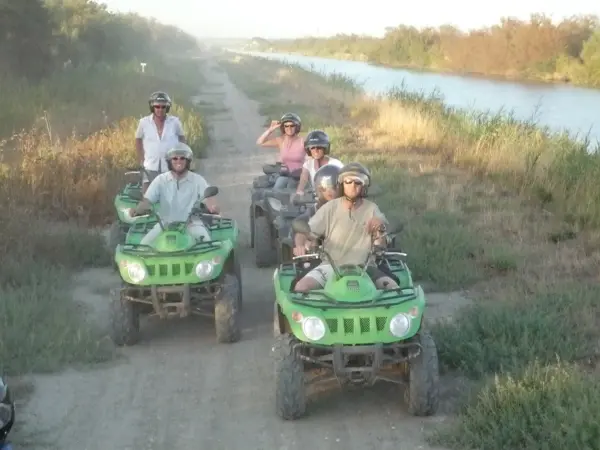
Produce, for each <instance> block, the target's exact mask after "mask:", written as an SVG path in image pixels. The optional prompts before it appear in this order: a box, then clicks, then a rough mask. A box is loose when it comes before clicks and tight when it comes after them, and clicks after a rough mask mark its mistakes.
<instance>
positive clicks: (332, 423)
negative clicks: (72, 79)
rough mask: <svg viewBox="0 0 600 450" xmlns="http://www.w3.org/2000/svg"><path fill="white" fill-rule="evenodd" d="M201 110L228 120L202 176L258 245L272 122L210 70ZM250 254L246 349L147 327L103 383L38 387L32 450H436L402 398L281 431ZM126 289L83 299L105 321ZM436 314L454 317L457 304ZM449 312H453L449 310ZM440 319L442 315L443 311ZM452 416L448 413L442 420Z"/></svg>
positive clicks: (263, 286)
mask: <svg viewBox="0 0 600 450" xmlns="http://www.w3.org/2000/svg"><path fill="white" fill-rule="evenodd" d="M206 75H207V77H208V78H209V83H207V86H206V87H205V89H206V92H204V93H202V94H201V96H200V99H201V100H202V101H203V102H204V103H211V104H213V105H214V106H215V110H217V109H219V110H220V112H218V113H216V114H215V115H212V116H211V117H210V118H209V119H210V121H211V125H212V126H213V133H214V137H215V138H216V139H215V142H214V146H213V148H212V149H211V154H210V157H209V158H208V160H206V161H205V162H204V163H203V166H204V167H203V168H202V171H203V173H204V174H206V177H207V179H208V180H209V182H211V183H213V184H215V185H217V186H219V188H220V190H221V193H220V194H219V197H218V198H219V200H220V203H221V205H222V207H223V210H224V211H223V212H224V214H225V215H228V216H232V217H233V218H235V219H236V220H237V221H238V223H239V224H240V227H241V229H242V230H243V232H244V237H243V239H244V242H246V241H247V236H248V224H249V223H248V222H249V221H248V217H247V211H248V199H249V194H248V187H249V184H250V183H251V180H252V178H253V177H254V176H255V175H256V174H257V173H258V172H259V170H260V167H261V165H262V164H263V163H264V162H266V161H269V160H272V159H273V154H272V153H271V152H265V151H261V150H258V149H256V148H255V146H254V145H253V142H254V140H255V139H256V136H257V134H258V133H259V132H260V130H261V129H262V125H263V123H264V118H262V117H260V116H259V115H258V113H257V106H256V104H255V103H254V102H251V101H250V100H248V99H247V98H246V97H245V96H243V95H242V94H241V93H240V92H239V91H238V90H237V89H236V88H235V87H234V86H233V85H232V84H231V83H230V81H229V80H228V78H227V77H226V75H225V74H224V72H222V71H218V70H216V68H215V67H208V68H207V70H206ZM252 256H253V255H252V253H251V251H250V249H248V248H247V245H245V244H244V249H243V255H242V267H243V280H244V282H243V287H244V293H245V303H246V307H245V308H244V312H243V314H242V316H243V319H242V322H243V336H242V340H241V341H240V342H239V343H236V344H233V345H218V344H216V343H215V339H214V332H213V325H212V323H211V322H210V321H208V320H203V319H191V320H185V321H179V320H174V321H168V322H159V321H152V323H147V322H143V323H142V333H143V336H142V342H141V343H140V344H138V345H136V346H134V347H131V348H126V349H124V350H123V354H124V358H123V359H120V360H119V361H116V362H115V363H113V364H111V365H110V366H108V367H103V368H99V369H96V370H93V371H75V370H69V371H66V372H64V373H62V374H56V375H49V376H36V377H35V378H34V380H33V381H34V384H35V394H34V395H33V397H32V399H31V400H30V401H29V402H28V404H27V405H26V406H25V407H24V408H23V409H22V410H21V411H19V418H20V420H24V421H26V422H27V429H28V430H29V431H30V432H31V433H33V435H32V436H31V440H32V441H34V442H35V445H34V444H33V443H31V444H29V445H27V448H30V449H33V450H41V449H57V450H58V449H60V450H106V449H111V450H126V449H131V450H133V449H136V450H138V449H148V450H151V449H155V450H159V449H160V450H164V449H177V450H198V449H203V450H204V449H206V450H221V449H222V450H236V449H243V450H253V449H286V450H292V449H299V450H300V449H302V450H305V449H316V448H318V449H322V450H326V449H330V448H331V449H333V448H335V449H339V448H346V449H357V450H358V449H360V450H367V449H377V450H387V449H394V450H403V449H406V450H415V449H428V448H431V447H429V446H427V445H426V444H425V443H424V441H423V439H422V428H423V426H424V425H426V424H427V423H435V422H436V421H439V420H443V416H442V415H441V414H440V415H438V416H437V417H434V418H428V419H417V418H414V417H411V416H409V415H408V414H407V413H406V410H405V407H404V404H403V401H402V395H401V392H400V391H399V390H398V388H396V387H394V386H388V385H380V386H379V387H376V388H374V389H369V390H356V391H355V392H342V391H340V389H339V388H337V387H333V388H332V389H330V390H329V391H325V392H323V391H320V392H319V395H318V399H317V401H316V403H313V404H311V407H310V415H309V416H307V417H306V418H305V419H302V420H299V421H296V422H284V421H281V420H279V419H278V418H277V417H276V415H275V412H274V405H273V397H274V391H273V382H272V379H273V365H272V360H271V356H270V351H271V343H272V339H271V336H272V335H271V333H272V331H271V330H272V326H271V324H272V316H271V314H272V304H273V303H272V302H273V293H272V287H271V282H272V281H271V280H272V273H273V270H272V269H264V270H262V269H261V270H259V269H256V268H255V267H254V264H253V257H252ZM117 283H118V280H117V279H116V278H115V276H114V274H112V273H111V271H110V270H109V269H106V270H104V269H103V270H91V271H87V272H84V273H82V274H81V276H80V277H79V278H78V283H77V287H76V289H75V292H74V295H75V297H76V298H77V299H78V300H80V301H83V302H85V303H86V304H88V305H93V307H94V308H95V309H96V312H97V313H98V314H95V317H97V318H98V319H99V320H105V318H106V305H107V302H108V297H107V293H108V290H109V289H110V288H111V287H112V286H114V285H116V284H117ZM432 300H434V303H436V302H437V303H438V304H439V305H440V306H444V307H443V308H440V309H443V310H444V311H445V310H447V307H448V302H449V297H448V296H441V295H440V296H436V297H434V298H432ZM444 300H445V301H444ZM436 309H437V308H433V311H435V310H436ZM441 413H443V411H441Z"/></svg>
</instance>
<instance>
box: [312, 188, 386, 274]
mask: <svg viewBox="0 0 600 450" xmlns="http://www.w3.org/2000/svg"><path fill="white" fill-rule="evenodd" d="M373 217H378V218H380V219H382V220H383V221H384V222H385V223H387V220H386V218H385V216H384V215H383V213H382V212H381V211H380V210H379V207H378V206H377V205H376V204H375V203H373V202H371V201H369V200H366V199H365V200H363V203H362V205H360V206H359V207H358V208H357V209H352V210H349V209H347V208H346V207H345V206H344V203H343V199H342V198H336V199H334V200H331V201H329V202H327V203H326V204H324V205H323V206H321V207H320V208H319V209H318V210H317V212H316V213H315V215H314V216H313V217H312V218H311V219H310V220H309V222H308V224H309V225H310V228H311V230H312V231H313V232H314V233H316V234H318V235H321V236H323V237H324V243H323V248H324V249H325V251H327V253H329V255H331V257H332V258H333V260H334V261H335V263H336V264H337V265H338V266H339V265H342V264H364V263H365V261H366V259H367V256H368V255H369V252H370V251H371V234H370V233H369V232H368V231H367V222H368V221H369V220H370V219H372V218H373Z"/></svg>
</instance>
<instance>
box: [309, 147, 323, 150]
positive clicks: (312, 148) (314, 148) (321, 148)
mask: <svg viewBox="0 0 600 450" xmlns="http://www.w3.org/2000/svg"><path fill="white" fill-rule="evenodd" d="M308 149H309V150H323V151H325V147H308Z"/></svg>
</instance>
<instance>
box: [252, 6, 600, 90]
mask: <svg viewBox="0 0 600 450" xmlns="http://www.w3.org/2000/svg"><path fill="white" fill-rule="evenodd" d="M254 42H255V45H258V46H259V47H260V48H261V49H263V50H272V51H279V52H297V53H304V54H310V55H315V56H323V57H335V58H351V59H358V60H363V61H368V62H373V63H377V64H382V65H386V66H392V67H409V68H410V67H412V68H423V69H431V70H436V71H449V72H454V73H462V74H479V75H488V76H502V77H509V78H526V79H538V80H547V81H551V80H557V81H558V80H561V81H566V82H573V83H577V84H582V85H588V86H595V87H600V25H599V19H598V17H597V16H593V15H585V16H581V15H580V16H573V17H569V18H566V19H563V20H562V21H561V22H558V23H552V21H551V19H550V18H548V17H546V16H545V15H543V14H532V15H531V17H530V19H529V20H524V21H521V20H517V19H514V18H502V19H501V20H500V23H499V24H497V25H494V26H491V27H485V28H480V29H477V30H471V31H468V32H465V31H461V30H459V29H457V28H456V27H454V26H451V25H443V26H441V27H438V28H423V29H418V28H415V27H413V26H407V25H399V26H397V27H389V28H387V29H386V32H385V35H384V36H383V37H382V38H376V37H372V36H361V35H356V34H351V35H348V34H338V35H336V36H333V37H330V38H315V37H308V38H301V39H282V40H271V41H266V40H264V39H260V38H256V39H255V40H254Z"/></svg>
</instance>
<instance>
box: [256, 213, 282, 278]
mask: <svg viewBox="0 0 600 450" xmlns="http://www.w3.org/2000/svg"><path fill="white" fill-rule="evenodd" d="M253 228H254V230H253V231H254V253H255V256H256V266H257V267H269V266H271V265H273V264H275V263H276V262H277V249H274V248H273V242H272V240H271V227H270V226H269V220H268V218H267V217H265V216H258V217H255V218H254V227H253Z"/></svg>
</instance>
